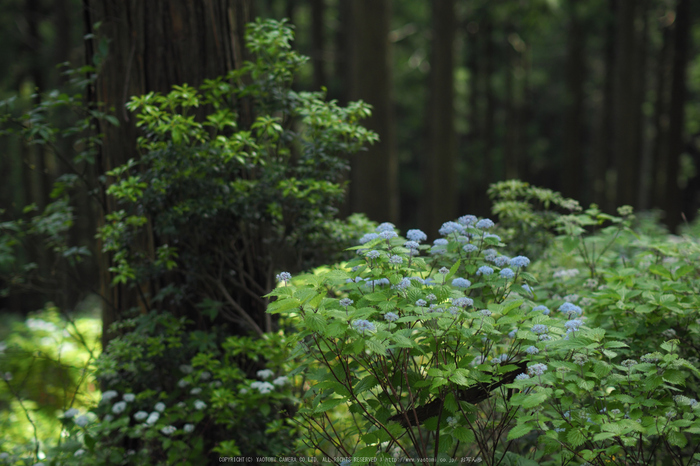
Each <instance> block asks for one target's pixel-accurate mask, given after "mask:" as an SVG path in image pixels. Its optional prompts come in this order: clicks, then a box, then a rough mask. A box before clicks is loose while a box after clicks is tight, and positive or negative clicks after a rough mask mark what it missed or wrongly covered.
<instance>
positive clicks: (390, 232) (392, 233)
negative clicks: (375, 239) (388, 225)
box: [379, 230, 399, 241]
mask: <svg viewBox="0 0 700 466" xmlns="http://www.w3.org/2000/svg"><path fill="white" fill-rule="evenodd" d="M397 236H399V235H397V234H396V232H395V231H393V230H385V231H382V232H381V233H379V237H380V238H382V239H385V240H387V241H389V240H390V239H391V238H396V237H397Z"/></svg>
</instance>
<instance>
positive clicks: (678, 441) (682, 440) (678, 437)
mask: <svg viewBox="0 0 700 466" xmlns="http://www.w3.org/2000/svg"><path fill="white" fill-rule="evenodd" d="M666 438H667V439H668V443H670V444H671V445H675V446H677V447H680V448H683V447H685V446H686V445H687V444H688V439H687V438H686V437H685V435H683V434H682V433H680V432H677V431H675V430H672V431H671V432H669V433H668V435H667V437H666Z"/></svg>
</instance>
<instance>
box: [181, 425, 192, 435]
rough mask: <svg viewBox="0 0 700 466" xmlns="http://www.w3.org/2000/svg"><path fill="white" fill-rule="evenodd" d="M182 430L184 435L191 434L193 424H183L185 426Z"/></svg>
mask: <svg viewBox="0 0 700 466" xmlns="http://www.w3.org/2000/svg"><path fill="white" fill-rule="evenodd" d="M182 430H184V431H185V433H188V434H189V433H192V432H194V424H185V425H184V426H183V427H182Z"/></svg>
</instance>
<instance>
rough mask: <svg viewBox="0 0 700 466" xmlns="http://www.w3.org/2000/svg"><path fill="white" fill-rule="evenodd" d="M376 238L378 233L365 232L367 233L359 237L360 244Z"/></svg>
mask: <svg viewBox="0 0 700 466" xmlns="http://www.w3.org/2000/svg"><path fill="white" fill-rule="evenodd" d="M377 238H379V235H378V234H376V233H367V234H366V235H364V236H363V237H362V238H360V244H365V243H369V242H370V241H372V240H375V239H377Z"/></svg>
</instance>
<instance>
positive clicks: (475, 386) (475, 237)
mask: <svg viewBox="0 0 700 466" xmlns="http://www.w3.org/2000/svg"><path fill="white" fill-rule="evenodd" d="M621 213H622V214H623V217H622V218H618V217H613V216H607V215H603V214H602V213H600V212H599V211H597V209H595V207H593V208H591V209H589V210H587V211H586V212H584V213H582V214H575V215H572V216H561V217H559V218H554V219H553V221H554V223H555V224H560V225H561V226H562V232H563V233H564V235H563V236H562V238H561V240H559V241H557V242H555V244H554V245H553V246H552V248H553V249H554V250H555V251H557V250H558V251H559V254H561V253H564V258H566V253H567V251H568V252H574V251H577V252H579V253H580V255H579V256H578V257H579V259H576V257H574V256H571V257H569V258H568V259H566V260H568V261H573V262H577V261H579V262H577V265H578V266H579V267H584V266H585V268H586V269H588V271H589V272H590V274H591V276H589V278H587V279H586V280H598V279H600V278H601V277H604V278H605V280H606V284H607V286H605V287H603V288H600V289H598V288H597V286H596V288H595V289H593V288H591V282H587V283H586V284H587V285H588V288H586V287H585V286H584V284H582V283H581V282H580V281H577V278H576V277H577V275H578V273H573V272H571V270H578V269H573V268H571V269H564V270H568V271H567V272H566V273H564V271H562V270H561V268H560V266H559V264H558V263H557V262H558V260H559V259H558V260H557V261H555V260H550V262H549V263H547V262H544V263H540V264H535V263H533V264H532V265H531V269H532V270H533V272H535V273H536V274H537V275H540V278H542V276H545V277H546V279H545V280H540V281H538V279H537V278H536V276H535V275H533V274H530V273H527V272H524V268H525V267H526V266H528V265H529V261H528V260H526V259H525V258H523V257H522V256H519V257H515V258H509V257H507V256H505V255H503V254H502V253H499V252H497V249H496V248H504V247H505V245H504V244H503V243H502V242H501V241H500V238H499V237H498V236H496V235H493V234H492V233H489V232H487V229H488V227H491V226H492V222H490V221H488V220H485V219H483V220H480V221H479V222H476V219H474V218H473V217H471V216H466V217H462V218H461V219H460V220H459V221H458V222H448V223H446V224H445V225H444V226H443V228H442V229H441V231H440V233H441V234H442V235H443V237H444V238H442V239H440V240H437V241H436V243H435V244H434V245H432V246H427V245H419V244H418V243H419V242H420V239H425V235H423V234H422V232H416V231H415V230H412V231H411V230H410V231H409V232H408V233H407V235H406V237H407V238H401V237H399V236H398V234H397V232H396V231H395V230H394V228H393V226H392V225H390V224H384V225H380V227H379V228H378V231H377V233H376V234H374V235H373V236H370V237H366V238H364V240H369V241H368V242H366V243H365V244H362V245H361V246H358V247H356V248H354V249H355V250H356V251H357V252H358V257H357V258H356V259H354V260H351V261H350V262H348V263H346V264H342V265H341V266H338V267H335V268H333V269H330V270H326V271H324V272H322V273H318V274H313V275H303V276H299V277H296V278H294V279H291V280H286V281H285V283H284V286H281V287H279V288H277V289H276V290H275V291H274V292H273V293H271V294H270V295H269V296H275V297H276V298H277V299H276V301H274V302H273V303H272V304H271V306H270V312H273V313H280V314H283V315H286V316H289V317H290V318H292V319H294V320H295V322H296V325H297V326H298V327H299V329H300V334H299V337H298V339H299V340H300V343H299V344H298V345H297V347H296V349H295V351H294V354H295V355H296V356H297V357H300V358H301V360H302V363H301V364H300V365H299V366H298V368H297V372H300V373H305V374H306V375H307V376H308V377H309V378H310V379H312V380H315V381H316V382H315V383H314V384H313V385H312V386H311V390H309V391H308V392H307V394H306V396H305V398H304V407H303V408H302V410H301V411H300V413H301V415H302V416H304V418H305V419H306V422H307V424H308V425H310V426H311V429H310V430H309V431H308V432H307V433H306V441H307V442H308V443H309V444H310V445H312V446H314V447H315V448H317V449H319V450H320V451H321V452H322V453H323V454H324V455H325V456H327V457H329V458H338V457H348V458H352V461H353V464H364V463H366V462H367V461H366V460H362V459H361V458H377V461H378V462H379V463H381V462H386V463H392V464H393V462H394V461H396V458H400V457H403V458H420V457H423V458H430V457H432V458H436V457H437V458H440V457H442V458H445V459H446V458H451V457H470V458H476V457H478V458H480V459H481V460H482V461H484V462H485V463H486V464H488V465H496V464H533V465H534V464H552V465H553V464H569V463H573V464H581V463H588V464H600V465H604V464H609V463H617V464H629V463H634V464H653V463H654V462H657V461H658V462H659V464H660V463H663V462H665V461H682V459H684V458H695V459H696V460H697V459H700V455H698V453H697V451H698V450H697V448H698V447H697V446H698V445H700V437H699V435H700V417H698V414H700V412H698V409H700V407H698V403H697V401H696V398H697V395H696V392H695V390H696V389H697V383H696V382H695V381H696V380H697V377H698V376H699V375H700V372H699V371H698V369H697V368H696V367H695V365H694V364H693V362H691V360H690V359H689V354H691V352H689V351H688V350H687V349H686V348H684V345H682V344H681V342H680V341H679V340H678V339H677V338H676V336H677V334H676V333H673V334H672V333H671V332H668V331H666V332H661V333H659V332H657V333H656V334H655V336H654V338H652V339H651V340H649V339H648V333H649V330H650V328H651V326H652V325H655V324H656V325H658V322H659V321H660V320H661V321H665V320H666V319H668V318H671V314H676V317H675V318H671V319H670V320H671V322H677V323H678V324H679V330H678V331H681V330H680V329H681V328H682V327H681V325H680V324H683V323H686V324H688V323H689V322H690V321H691V315H692V312H693V309H697V304H698V303H697V298H695V296H696V294H695V295H693V293H692V290H694V289H695V287H696V286H697V284H698V282H697V273H698V270H697V267H696V266H695V265H694V264H693V265H691V264H690V263H689V264H686V265H689V267H685V268H683V267H678V268H677V269H676V270H675V271H671V270H670V269H667V268H665V267H661V266H656V267H655V266H653V265H652V266H649V265H647V266H646V267H647V268H649V267H650V273H651V275H652V276H656V277H654V278H652V277H649V278H651V283H644V282H645V280H644V279H643V276H644V275H647V273H646V270H645V269H644V268H643V267H644V266H642V267H640V268H638V269H633V270H629V267H628V268H627V269H624V268H621V267H620V265H621V264H619V263H612V264H609V267H608V268H606V269H605V270H603V268H602V267H603V264H604V263H607V261H608V260H609V259H608V258H609V256H610V255H612V254H614V251H615V247H616V246H618V247H619V246H620V245H618V244H617V241H618V240H619V239H620V237H621V236H622V235H623V234H628V233H625V232H629V231H630V230H629V228H628V227H627V225H628V222H629V220H630V218H631V217H630V214H631V211H630V210H629V209H628V208H624V209H621ZM606 222H610V223H612V226H611V227H605V228H603V230H602V232H600V233H597V234H595V235H590V236H589V235H588V234H587V233H586V230H585V228H586V227H590V226H594V225H600V226H603V224H604V223H606ZM692 243H693V244H694V246H693V248H697V240H693V241H692ZM622 246H623V247H627V248H628V249H629V246H625V245H622ZM636 247H638V248H640V249H639V250H644V249H645V248H644V246H643V245H642V244H639V245H637V246H636ZM422 253H425V254H422ZM553 253H554V252H553ZM641 254H642V256H644V255H647V254H648V251H644V252H643V253H641ZM548 257H552V256H548ZM554 257H556V256H554ZM559 257H561V256H559ZM689 261H691V263H692V259H689ZM552 262H553V263H552ZM628 266H629V264H628ZM538 270H539V273H538ZM673 274H676V275H677V276H674V275H673ZM647 276H648V275H647ZM633 277H638V278H636V279H635V278H633ZM581 278H582V277H581ZM649 278H647V280H649ZM659 278H660V279H659ZM676 279H677V280H676ZM523 281H524V282H526V283H525V284H524V285H522V286H521V283H522V282H523ZM635 282H636V283H639V284H640V285H641V286H642V287H643V288H646V290H645V291H642V290H639V291H636V290H635V291H630V292H623V294H622V295H620V291H621V290H622V289H624V287H632V285H633V284H634V283H635ZM684 282H685V283H687V285H684ZM621 285H624V286H621ZM560 293H566V294H565V295H562V294H560ZM575 293H580V295H576V294H575ZM645 293H646V294H645ZM613 295H614V296H613ZM562 296H563V297H562ZM662 296H665V297H663V298H662ZM583 297H586V298H587V299H585V300H584V298H583ZM637 297H639V300H638V301H636V302H635V299H634V298H637ZM613 298H616V299H613ZM576 302H578V303H579V304H580V305H579V304H575V303H576ZM679 302H682V303H683V304H680V303H679ZM632 303H634V304H632ZM634 311H636V312H637V314H636V315H634ZM653 313H658V314H659V317H658V318H657V320H656V321H655V322H654V323H652V322H648V321H647V320H646V319H647V317H648V315H649V314H653ZM692 325H697V323H695V322H693V324H691V327H690V332H691V333H693V332H694V330H695V329H694V328H693V327H692ZM684 336H685V335H684ZM696 408H697V409H696ZM339 412H343V413H346V414H345V415H339ZM406 462H411V461H406ZM412 462H414V463H420V461H412ZM664 464H665V463H664ZM679 464H680V463H679Z"/></svg>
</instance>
